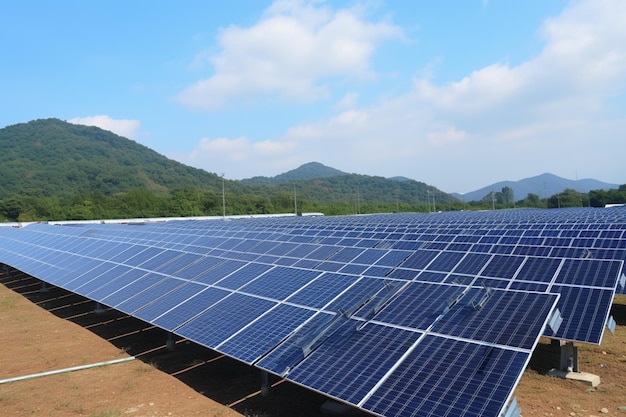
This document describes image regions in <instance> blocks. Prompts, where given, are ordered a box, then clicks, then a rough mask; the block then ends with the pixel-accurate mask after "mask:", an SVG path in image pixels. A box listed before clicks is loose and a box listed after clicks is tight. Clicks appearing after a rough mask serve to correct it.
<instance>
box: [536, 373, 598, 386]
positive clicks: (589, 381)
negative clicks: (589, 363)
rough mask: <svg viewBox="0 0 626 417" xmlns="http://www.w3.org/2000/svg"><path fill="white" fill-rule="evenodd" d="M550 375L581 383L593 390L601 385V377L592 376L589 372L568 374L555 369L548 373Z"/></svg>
mask: <svg viewBox="0 0 626 417" xmlns="http://www.w3.org/2000/svg"><path fill="white" fill-rule="evenodd" d="M548 375H550V376H554V377H557V378H561V379H569V380H571V381H579V382H582V383H584V384H586V385H589V386H591V387H593V388H595V387H597V386H598V385H600V377H599V376H598V375H595V374H590V373H588V372H568V371H561V370H558V369H553V370H551V371H550V372H548Z"/></svg>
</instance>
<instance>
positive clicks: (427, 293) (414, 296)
mask: <svg viewBox="0 0 626 417" xmlns="http://www.w3.org/2000/svg"><path fill="white" fill-rule="evenodd" d="M464 289H465V288H464V287H459V286H456V285H439V284H425V283H417V282H416V283H410V284H409V285H407V286H406V288H405V289H404V290H403V291H402V292H401V293H400V294H398V295H397V296H396V298H395V299H394V300H393V302H392V303H390V304H389V305H388V306H387V307H385V308H384V309H383V310H382V311H381V312H380V313H379V314H378V315H377V316H376V320H377V321H382V322H385V323H389V324H393V325H397V326H402V327H410V328H412V329H418V330H426V329H427V328H428V327H430V326H431V325H432V324H434V323H435V321H436V320H437V318H438V317H439V316H440V315H441V314H443V313H444V311H445V309H446V308H447V307H448V305H449V304H450V303H451V301H452V300H454V299H455V298H456V297H458V296H459V295H462V293H463V290H464ZM391 291H393V289H392V290H391Z"/></svg>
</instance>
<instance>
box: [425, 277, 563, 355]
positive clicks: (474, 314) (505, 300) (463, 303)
mask: <svg viewBox="0 0 626 417" xmlns="http://www.w3.org/2000/svg"><path fill="white" fill-rule="evenodd" d="M557 298H558V296H557V295H554V294H536V293H527V292H515V291H500V290H491V291H489V292H488V290H486V289H482V288H474V289H472V290H470V291H469V292H468V293H467V294H466V295H465V297H463V299H461V300H460V301H459V303H458V304H457V305H456V306H455V308H453V309H451V310H450V312H449V313H448V314H446V315H444V317H443V318H442V319H441V320H440V321H439V322H438V323H437V324H436V325H435V327H434V328H433V329H432V330H433V332H436V333H441V334H445V335H449V336H455V337H459V338H464V339H471V340H476V341H483V342H488V343H495V344H498V345H502V346H512V347H517V348H522V349H532V348H533V347H534V345H535V343H536V342H537V334H540V333H541V332H542V330H543V328H544V325H545V317H546V316H548V315H549V314H550V311H551V310H552V307H553V306H554V303H555V302H556V301H557ZM481 300H484V304H482V306H481V305H480V302H481Z"/></svg>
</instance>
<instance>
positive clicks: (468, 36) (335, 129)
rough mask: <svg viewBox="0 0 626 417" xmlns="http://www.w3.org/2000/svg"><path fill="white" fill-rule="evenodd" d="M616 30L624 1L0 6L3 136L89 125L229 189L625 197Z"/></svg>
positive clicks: (625, 85)
mask: <svg viewBox="0 0 626 417" xmlns="http://www.w3.org/2000/svg"><path fill="white" fill-rule="evenodd" d="M624 22H626V1H623V0H579V1H564V0H551V1H544V0H531V1H503V0H499V1H498V0H482V1H481V0H464V1H458V0H454V1H453V0H444V1H436V2H434V1H428V2H427V1H408V0H406V1H383V0H372V1H367V0H365V1H356V2H355V1H327V2H326V1H304V0H302V1H289V0H285V1H281V0H278V1H274V2H271V1H256V0H248V1H242V0H231V1H229V2H206V1H184V0H183V1H180V2H175V3H174V2H158V1H157V2H154V1H146V0H135V1H130V2H128V1H118V0H109V1H106V2H104V1H102V2H85V1H67V0H60V1H56V2H49V1H19V2H3V3H2V4H0V48H1V49H0V50H1V51H2V52H1V55H0V56H1V57H2V58H1V61H0V106H1V111H0V127H4V126H8V125H12V124H15V123H23V122H28V121H30V120H34V119H40V118H49V117H56V118H60V119H63V120H67V121H71V122H73V123H81V124H87V125H96V126H100V127H102V128H104V129H108V130H111V131H113V132H115V133H118V134H120V135H122V136H125V137H128V138H130V139H133V140H135V141H137V142H139V143H141V144H143V145H146V146H148V147H150V148H152V149H154V150H156V151H157V152H159V153H161V154H163V155H166V156H168V157H170V158H173V159H176V160H178V161H180V162H183V163H185V164H188V165H191V166H195V167H199V168H203V169H205V170H207V171H210V172H215V173H218V174H222V173H223V174H224V175H225V177H226V178H229V179H242V178H249V177H252V176H256V175H265V176H274V175H277V174H280V173H282V172H285V171H288V170H291V169H294V168H296V167H298V166H299V165H301V164H303V163H306V162H311V161H317V162H321V163H323V164H326V165H328V166H331V167H333V168H337V169H340V170H342V171H346V172H351V173H359V174H367V175H380V176H385V177H391V176H405V177H409V178H412V179H415V180H418V181H423V182H425V183H428V184H432V185H434V186H436V187H438V188H440V189H442V190H444V191H446V192H461V193H464V192H469V191H472V190H475V189H478V188H481V187H483V186H486V185H489V184H491V183H493V182H496V181H501V180H519V179H523V178H527V177H531V176H535V175H539V174H541V173H544V172H551V173H554V174H556V175H559V176H562V177H565V178H570V179H575V178H577V177H578V178H595V179H598V180H602V181H606V182H611V183H617V184H623V183H626V169H625V168H624V159H625V158H624V155H626V140H625V139H626V138H625V137H624V132H626V94H625V89H626V47H624V45H626V25H625V24H624Z"/></svg>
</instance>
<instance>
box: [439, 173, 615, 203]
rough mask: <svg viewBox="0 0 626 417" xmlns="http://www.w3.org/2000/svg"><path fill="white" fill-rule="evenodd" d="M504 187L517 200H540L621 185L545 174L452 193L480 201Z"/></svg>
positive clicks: (464, 198)
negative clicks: (528, 197)
mask: <svg viewBox="0 0 626 417" xmlns="http://www.w3.org/2000/svg"><path fill="white" fill-rule="evenodd" d="M504 187H511V188H512V189H513V193H514V195H515V200H521V199H523V198H526V196H528V194H536V195H538V196H539V197H540V198H547V197H550V196H552V195H554V194H558V193H560V192H562V191H564V190H565V189H568V188H569V189H572V190H576V191H579V192H581V193H588V192H589V191H591V190H610V189H617V188H618V187H619V184H610V183H606V182H602V181H598V180H595V179H591V178H585V179H580V180H568V179H566V178H562V177H559V176H557V175H554V174H550V173H544V174H541V175H537V176H535V177H530V178H524V179H522V180H519V181H500V182H496V183H494V184H491V185H488V186H486V187H482V188H480V189H478V190H475V191H471V192H469V193H465V194H459V193H452V195H453V196H454V197H456V198H459V199H461V200H464V201H480V200H481V199H483V198H484V197H485V196H487V195H489V194H490V193H491V192H492V191H493V192H499V191H501V190H502V188H504Z"/></svg>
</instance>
